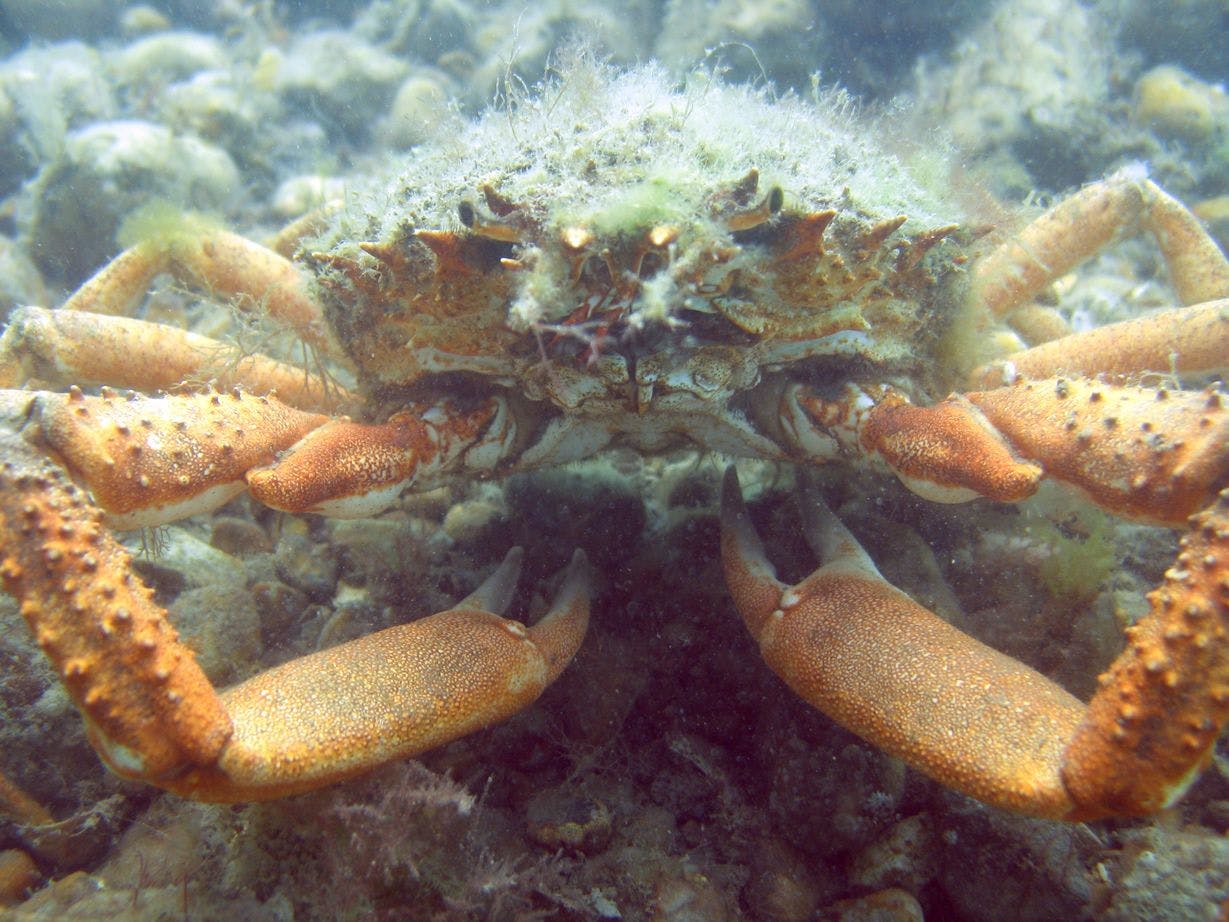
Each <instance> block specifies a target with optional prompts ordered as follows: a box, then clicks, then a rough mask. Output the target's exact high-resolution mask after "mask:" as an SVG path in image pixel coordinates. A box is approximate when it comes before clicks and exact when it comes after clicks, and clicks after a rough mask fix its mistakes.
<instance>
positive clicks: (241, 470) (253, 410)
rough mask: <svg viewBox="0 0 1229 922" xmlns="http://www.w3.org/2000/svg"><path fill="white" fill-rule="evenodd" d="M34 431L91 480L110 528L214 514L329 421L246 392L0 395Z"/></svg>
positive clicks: (79, 474)
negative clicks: (248, 480)
mask: <svg viewBox="0 0 1229 922" xmlns="http://www.w3.org/2000/svg"><path fill="white" fill-rule="evenodd" d="M0 397H2V398H3V405H5V406H8V407H12V408H13V410H12V412H13V413H14V414H15V413H17V412H18V411H20V412H21V413H22V414H24V416H23V419H22V422H23V424H24V425H26V426H27V427H28V431H30V432H31V437H32V438H33V439H36V440H37V441H38V442H39V443H40V444H43V445H46V446H47V447H48V448H50V449H52V450H53V451H54V452H55V453H56V454H57V455H58V456H59V458H61V459H63V462H64V463H65V465H66V466H67V467H68V468H69V470H71V471H72V473H73V474H74V475H75V476H76V477H77V478H78V479H79V480H80V481H81V482H83V483H85V484H86V485H87V486H88V488H89V490H90V493H91V495H92V497H93V499H94V502H96V503H97V504H98V505H99V506H100V507H101V508H102V509H103V511H104V513H105V515H106V520H107V523H108V524H109V525H111V526H112V527H116V528H141V527H152V526H155V525H161V524H165V523H166V522H173V521H175V520H176V519H180V518H184V517H186V516H189V515H195V514H197V513H201V512H208V511H211V510H213V509H216V508H217V507H218V506H220V505H222V504H223V503H225V502H227V501H228V500H230V499H231V498H233V497H234V496H236V495H238V494H239V493H241V492H242V491H243V490H244V488H245V480H244V477H245V475H246V474H247V472H248V471H249V470H251V469H252V468H254V467H258V466H260V465H262V464H268V463H270V462H272V461H273V459H274V457H275V456H276V454H277V452H279V451H281V450H283V449H285V448H288V447H289V446H291V445H293V444H294V443H295V442H297V441H298V440H299V439H301V438H302V437H303V436H304V435H305V434H306V433H308V432H310V431H312V430H313V429H316V428H318V427H319V426H321V425H322V424H324V423H326V422H327V421H328V417H326V416H322V415H320V414H318V413H304V412H302V411H299V410H295V409H293V408H291V407H288V406H286V405H285V404H283V403H281V402H280V401H278V400H276V399H274V398H272V397H253V396H251V395H250V394H244V393H243V392H241V391H237V390H236V391H231V392H230V393H227V394H217V393H207V394H180V395H173V396H167V397H157V398H151V397H140V396H137V395H135V394H134V395H131V396H130V397H128V398H124V397H119V396H116V395H115V394H114V393H112V392H109V391H108V392H105V393H104V394H103V395H102V396H100V397H87V396H85V395H84V394H82V393H81V391H80V390H77V389H76V388H74V389H73V390H72V391H70V392H69V393H68V394H54V393H45V392H37V391H35V392H31V391H0Z"/></svg>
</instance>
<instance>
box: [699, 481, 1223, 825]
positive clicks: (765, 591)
mask: <svg viewBox="0 0 1229 922" xmlns="http://www.w3.org/2000/svg"><path fill="white" fill-rule="evenodd" d="M803 514H804V521H805V524H806V527H807V535H808V538H809V539H810V540H811V542H812V544H813V545H814V546H815V548H816V552H817V553H818V554H819V555H820V556H821V558H822V559H823V560H824V565H823V566H821V567H820V568H819V569H818V570H817V571H815V573H813V574H812V575H811V576H810V577H808V578H807V579H805V580H803V581H802V582H801V583H799V584H798V585H796V586H793V587H790V586H786V585H785V584H784V583H781V582H779V581H778V580H777V579H776V578H775V576H774V575H773V571H772V568H771V565H770V564H769V563H768V561H767V559H766V558H765V556H764V552H763V548H762V546H761V545H760V543H759V539H758V537H756V535H755V532H754V530H753V529H752V528H751V525H750V524H749V521H748V518H747V514H746V510H745V508H744V506H743V503H742V497H741V493H740V491H739V489H738V481H737V478H736V477H735V476H734V474H733V471H732V470H731V471H729V472H727V474H726V481H725V485H724V489H723V491H722V517H721V521H722V561H723V563H724V566H725V571H726V579H727V582H728V583H729V585H730V590H731V593H732V594H733V596H734V600H735V604H736V606H737V607H738V609H739V611H740V613H741V614H742V616H743V618H744V620H745V621H746V623H747V626H748V628H749V630H750V631H751V633H752V635H753V636H754V637H755V638H756V640H757V642H758V643H759V645H760V649H761V652H762V653H763V655H764V658H765V660H766V661H767V663H768V664H769V666H770V667H771V668H772V669H773V670H774V671H775V672H776V673H777V674H778V675H780V676H781V677H782V678H783V679H784V680H785V681H786V683H787V684H789V685H790V687H791V688H793V689H794V691H796V692H797V693H798V694H799V695H800V696H801V697H802V698H804V699H805V700H806V701H807V702H808V703H810V704H812V705H813V706H815V707H817V708H819V709H820V710H822V711H823V712H824V713H826V714H828V715H829V716H830V717H832V718H833V719H834V720H836V721H837V722H838V723H841V724H842V725H844V726H845V727H847V728H849V729H850V730H852V731H853V732H855V733H858V734H859V735H861V736H863V737H865V738H866V739H868V740H869V741H871V742H872V743H874V744H875V745H877V746H879V747H880V748H882V749H884V750H886V751H887V752H890V753H892V754H893V755H896V756H898V757H900V758H902V759H904V760H905V761H906V762H908V763H909V764H910V765H913V766H914V767H916V768H918V769H919V770H921V771H923V772H925V773H926V774H928V775H930V776H931V777H933V778H935V779H936V780H937V781H939V782H941V783H942V784H944V785H946V786H948V787H951V788H954V789H956V790H959V791H963V792H965V793H967V794H970V795H972V796H974V797H977V798H978V799H979V800H982V801H984V802H986V803H989V804H992V805H994V806H998V807H1003V808H1005V809H1010V810H1016V811H1020V812H1025V813H1030V814H1033V815H1037V816H1044V817H1049V818H1054V819H1066V820H1086V819H1094V818H1097V817H1103V816H1110V815H1115V814H1128V815H1129V814H1145V813H1149V812H1152V811H1155V810H1158V809H1160V808H1162V807H1164V806H1166V805H1168V804H1170V803H1172V802H1173V801H1175V800H1176V799H1177V798H1178V797H1180V796H1181V794H1182V793H1183V792H1184V791H1185V790H1186V788H1187V787H1188V786H1189V784H1190V782H1191V781H1192V780H1193V778H1194V777H1195V775H1196V773H1197V772H1198V770H1199V769H1200V768H1201V767H1202V766H1203V765H1204V764H1206V762H1207V759H1208V757H1209V754H1210V752H1211V748H1212V746H1213V745H1214V743H1215V741H1216V737H1217V734H1218V732H1219V730H1220V727H1221V726H1222V725H1223V723H1224V722H1225V719H1226V717H1229V645H1227V644H1226V642H1225V641H1226V630H1227V629H1229V491H1225V492H1223V493H1222V494H1221V495H1220V497H1219V499H1218V500H1217V502H1216V503H1215V504H1214V505H1213V507H1212V508H1211V509H1209V510H1208V511H1207V512H1204V513H1201V514H1200V515H1199V516H1197V517H1196V518H1195V519H1194V520H1193V521H1192V532H1191V534H1190V535H1189V536H1188V538H1187V539H1186V540H1185V541H1184V547H1183V551H1182V553H1181V554H1180V555H1179V557H1178V560H1177V563H1176V564H1175V566H1174V568H1173V569H1172V570H1170V571H1169V573H1168V574H1167V575H1166V581H1165V584H1164V585H1163V586H1162V587H1161V588H1160V589H1158V590H1157V591H1156V592H1154V593H1153V594H1152V595H1151V596H1150V597H1149V598H1150V602H1151V604H1152V611H1151V613H1150V615H1149V616H1148V617H1147V618H1146V619H1145V620H1144V621H1143V622H1142V623H1141V624H1140V625H1139V626H1137V627H1136V628H1135V629H1133V630H1132V632H1131V634H1130V646H1129V647H1128V649H1127V651H1126V652H1125V653H1124V654H1123V655H1122V656H1121V657H1120V658H1119V660H1118V661H1117V662H1116V663H1115V664H1114V667H1113V668H1112V669H1111V671H1110V672H1109V673H1108V674H1107V675H1106V676H1104V677H1103V678H1102V686H1101V689H1100V690H1099V691H1098V693H1097V695H1096V696H1095V697H1094V699H1093V701H1092V703H1091V705H1089V706H1088V707H1085V706H1084V705H1082V704H1081V703H1080V702H1079V701H1078V700H1077V699H1076V698H1074V697H1073V696H1071V695H1069V694H1068V693H1067V692H1066V691H1064V690H1063V689H1062V688H1060V687H1059V686H1058V685H1056V684H1054V683H1053V682H1051V681H1050V680H1049V679H1047V678H1045V677H1044V676H1042V675H1041V674H1040V673H1037V672H1036V671H1034V670H1032V669H1030V668H1029V667H1027V666H1025V665H1023V664H1022V663H1018V662H1016V661H1014V660H1012V659H1010V658H1009V657H1006V656H1003V655H1002V654H1000V653H998V652H996V651H994V650H992V649H990V648H989V647H986V646H985V645H983V644H981V643H980V642H978V641H976V640H973V639H972V638H970V637H968V636H966V635H964V634H962V633H961V632H959V631H957V630H956V629H955V628H953V627H951V626H950V625H948V624H947V623H946V622H944V621H943V620H942V619H940V618H938V617H937V616H936V615H934V614H933V613H931V612H929V611H928V610H926V609H925V608H923V607H922V606H920V605H918V604H917V603H916V602H914V601H912V600H911V599H910V598H909V597H908V596H906V595H905V594H904V593H902V592H900V591H898V590H896V589H895V588H893V587H892V586H890V585H889V584H888V583H887V582H886V581H884V580H883V579H882V577H881V576H880V575H879V573H878V571H877V570H876V569H875V566H874V564H873V563H872V562H871V561H870V558H869V557H868V556H867V555H866V553H865V551H863V550H862V548H861V547H860V546H859V545H858V544H857V542H856V541H855V540H854V539H853V537H852V536H851V535H849V533H848V532H847V531H846V530H845V529H844V528H843V526H841V525H840V523H839V522H838V521H837V520H836V519H835V517H834V516H832V514H831V513H830V512H828V511H827V510H826V509H825V508H823V507H822V505H821V504H819V503H818V502H816V501H807V502H805V503H804V509H803Z"/></svg>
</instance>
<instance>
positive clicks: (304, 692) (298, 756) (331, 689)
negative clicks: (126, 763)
mask: <svg viewBox="0 0 1229 922" xmlns="http://www.w3.org/2000/svg"><path fill="white" fill-rule="evenodd" d="M520 557H521V555H520V549H519V548H514V549H513V550H512V551H510V552H509V553H508V556H507V558H505V560H504V563H503V565H502V566H501V567H500V568H499V569H498V570H497V571H496V572H495V573H494V574H493V575H492V576H491V577H490V579H489V580H488V583H487V584H486V585H484V586H482V587H479V589H478V590H477V591H476V592H475V594H474V596H471V597H470V599H466V600H464V601H462V602H460V603H458V604H457V605H456V606H455V607H454V608H451V609H449V610H448V611H445V612H440V613H439V614H437V615H432V616H430V617H428V618H423V619H421V620H418V621H414V622H411V623H409V624H403V625H398V626H396V627H391V628H387V629H385V630H383V631H380V632H379V633H376V634H371V635H368V636H367V637H362V638H359V639H358V640H353V641H350V642H349V643H346V644H342V645H340V646H337V647H334V648H332V649H330V650H324V651H321V652H320V653H314V654H311V655H310V656H305V657H303V658H301V659H297V660H293V661H291V662H290V663H287V664H285V665H283V666H277V667H275V668H273V669H270V670H268V671H267V672H263V673H261V674H260V675H258V676H256V677H255V678H252V679H249V680H248V681H246V682H244V683H242V684H240V685H237V686H235V687H233V688H230V689H227V690H226V691H224V692H222V694H221V701H222V704H223V706H224V707H225V709H226V711H227V713H228V714H229V715H230V718H231V720H232V722H233V724H234V733H233V735H232V736H231V739H230V741H229V743H228V744H227V746H226V747H225V749H224V750H223V751H222V752H221V754H220V755H219V757H218V760H217V763H216V764H215V765H213V766H209V767H200V768H193V769H191V770H189V771H188V772H186V773H184V774H182V775H180V776H178V777H176V778H173V779H168V780H167V781H166V782H164V783H163V784H162V786H163V787H166V788H168V789H169V790H172V791H175V792H176V793H178V794H182V795H184V796H185V797H192V798H194V799H197V800H207V801H221V802H234V801H246V800H266V799H271V798H275V797H282V796H285V795H287V794H293V793H297V792H299V791H305V790H310V789H312V788H317V787H322V786H324V785H326V784H332V783H334V782H336V781H340V780H342V779H344V778H348V777H351V776H353V775H356V774H359V773H361V772H364V771H368V770H369V769H371V768H372V767H374V766H376V765H382V764H383V763H385V762H389V761H392V760H394V759H401V758H406V757H408V756H412V755H417V754H418V753H421V752H425V751H427V750H429V749H434V748H435V747H437V746H440V745H443V744H444V743H447V742H450V741H451V740H454V739H457V738H459V737H461V736H464V735H466V734H469V733H472V732H474V731H476V730H480V729H482V728H483V727H488V726H490V725H492V724H495V723H498V722H500V721H502V720H506V719H507V718H509V717H511V716H512V715H514V714H516V713H518V712H519V711H522V710H524V709H525V708H526V707H528V706H529V705H530V704H532V703H533V702H534V701H535V700H536V699H537V697H538V696H539V695H540V694H541V693H542V691H543V690H544V689H545V688H546V686H548V685H549V684H550V683H551V682H553V681H554V680H555V679H556V678H558V676H559V674H560V673H562V672H563V669H564V668H565V667H566V666H567V664H568V663H569V662H570V661H571V659H572V656H573V655H574V654H575V653H576V651H577V650H578V649H579V647H580V643H581V641H582V640H583V639H584V636H585V630H586V627H587V625H588V619H589V589H588V579H587V576H586V563H585V557H584V554H583V553H582V552H581V551H579V550H578V551H576V552H575V554H574V555H573V557H572V563H571V565H570V566H569V567H568V570H567V573H566V574H565V576H564V579H563V584H562V586H561V587H560V589H559V592H558V593H557V595H556V596H555V601H554V603H553V605H552V607H551V610H550V611H549V612H548V613H547V614H546V615H545V616H544V617H543V618H542V619H541V620H540V621H539V622H538V623H537V624H535V625H534V626H533V627H529V628H526V627H525V626H524V625H522V624H521V623H520V622H518V621H511V620H508V619H505V618H502V617H500V615H499V614H498V612H500V611H502V610H503V609H504V608H505V607H506V606H507V601H508V599H509V598H510V596H511V589H512V587H513V586H514V585H515V583H516V577H517V574H518V572H519V571H520ZM492 584H493V585H492ZM487 597H493V601H494V602H495V603H496V604H490V605H489V607H490V608H491V609H493V611H492V610H487V609H488V604H484V603H485V601H486V599H487ZM113 767H114V766H113Z"/></svg>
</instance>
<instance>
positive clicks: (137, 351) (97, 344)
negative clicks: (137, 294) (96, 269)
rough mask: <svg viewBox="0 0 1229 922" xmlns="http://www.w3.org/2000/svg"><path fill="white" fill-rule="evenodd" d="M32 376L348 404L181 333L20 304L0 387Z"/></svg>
mask: <svg viewBox="0 0 1229 922" xmlns="http://www.w3.org/2000/svg"><path fill="white" fill-rule="evenodd" d="M31 378H36V379H38V380H39V381H41V382H44V383H47V384H60V385H64V384H69V383H74V384H79V385H83V386H84V385H91V384H107V385H111V386H113V387H127V388H133V389H135V390H141V391H155V390H166V389H171V388H174V387H177V386H180V385H182V384H184V383H185V382H190V381H195V382H200V383H205V382H212V383H213V384H214V385H216V386H217V387H220V388H230V387H235V386H242V387H243V388H245V389H246V390H249V391H252V392H254V393H257V394H270V393H273V392H275V391H276V393H277V395H278V398H279V399H280V400H282V401H283V402H284V403H288V404H290V405H291V406H295V407H300V408H302V409H308V410H325V411H328V410H335V409H337V408H338V407H339V406H341V405H343V404H344V403H347V402H351V401H352V400H353V398H352V396H351V395H350V394H349V393H347V392H346V391H345V389H344V388H341V387H338V386H337V385H334V384H326V383H325V382H324V381H322V380H321V378H320V377H319V376H318V375H315V374H311V373H309V372H307V371H305V370H304V369H302V368H297V367H295V366H293V365H287V364H285V363H284V362H279V361H276V360H275V359H271V358H269V357H267V356H264V355H259V354H256V355H244V354H242V353H240V352H239V351H238V350H237V349H235V348H234V347H231V346H227V345H225V344H224V343H220V342H218V341H216V340H213V339H210V338H208V337H206V336H200V335H198V334H196V333H190V332H188V331H187V330H181V329H179V328H177V327H171V326H166V325H164V324H160V323H151V322H149V321H146V320H136V319H134V318H131V317H120V316H113V315H109V314H93V313H87V312H85V311H73V310H47V309H46V308H42V307H22V308H18V309H17V310H14V311H13V312H12V314H10V315H9V322H8V326H7V328H6V329H5V331H4V333H3V335H0V387H19V386H21V385H23V384H25V383H26V381H28V380H29V379H31Z"/></svg>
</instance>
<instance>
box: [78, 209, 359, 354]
mask: <svg viewBox="0 0 1229 922" xmlns="http://www.w3.org/2000/svg"><path fill="white" fill-rule="evenodd" d="M163 272H169V273H171V275H173V276H174V277H175V278H176V279H178V280H179V281H181V282H183V283H184V284H186V285H192V286H195V287H198V288H203V289H204V290H206V291H209V292H212V293H214V294H216V295H219V296H222V297H226V298H231V299H233V300H234V301H235V303H236V304H237V305H238V306H239V307H242V308H244V309H247V310H260V311H262V312H264V313H266V314H268V315H269V316H270V317H272V318H274V319H275V320H277V321H278V322H280V323H282V324H284V325H285V326H287V327H289V328H290V329H292V330H294V332H295V333H296V334H297V335H298V336H299V338H300V339H302V340H303V342H305V343H307V344H308V345H309V346H311V347H312V348H314V349H318V350H319V351H321V352H322V353H324V354H326V355H329V356H332V357H334V358H339V359H340V358H343V357H344V352H343V351H342V349H341V348H340V346H339V345H338V344H337V342H336V340H335V339H334V338H333V335H332V333H331V332H330V331H329V328H328V325H327V324H326V323H325V321H324V317H323V315H322V313H321V310H320V305H319V303H318V302H317V301H316V299H315V298H314V297H313V296H312V293H311V288H310V282H309V280H308V277H307V275H306V274H304V273H303V272H301V271H300V270H299V269H298V268H297V267H296V266H295V265H294V263H292V262H291V261H290V260H288V259H286V258H285V257H284V256H281V255H279V254H277V253H275V252H273V251H272V250H270V249H268V248H266V247H263V246H261V245H260V244H258V243H253V242H252V241H250V240H248V239H246V238H245V237H241V236H239V235H238V234H232V233H230V232H228V231H205V232H201V233H198V234H188V233H185V234H183V235H179V236H175V237H172V238H171V239H170V240H169V241H168V242H166V243H154V242H145V243H140V244H137V245H136V246H133V247H129V248H128V249H127V250H125V251H124V252H122V253H120V254H119V255H118V256H116V257H115V259H113V260H112V261H111V262H109V263H108V264H107V265H105V266H103V267H102V268H101V269H100V270H98V272H96V273H95V274H94V275H93V276H92V277H91V278H89V279H88V280H87V281H86V282H85V284H83V285H82V286H81V287H80V288H78V289H77V291H76V292H75V293H74V294H73V296H72V297H70V298H69V299H68V300H67V301H66V302H64V305H63V307H62V308H61V309H62V310H75V311H88V312H90V313H94V314H126V313H129V312H130V311H131V310H132V308H133V306H134V305H135V304H136V303H137V302H138V301H139V300H140V299H141V297H143V296H144V294H145V293H146V291H147V290H148V289H149V285H150V282H152V281H153V279H154V277H155V276H157V275H159V274H160V273H163Z"/></svg>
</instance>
